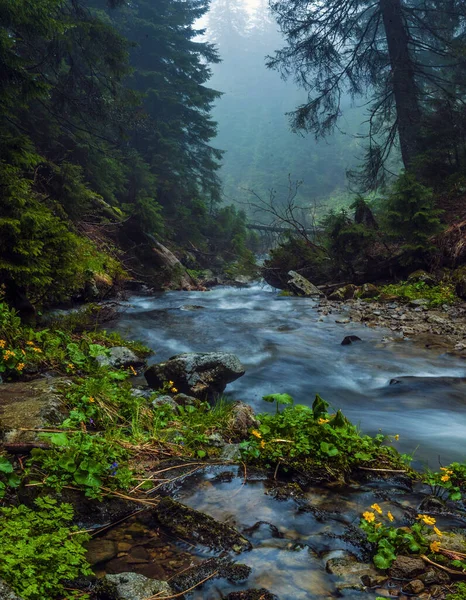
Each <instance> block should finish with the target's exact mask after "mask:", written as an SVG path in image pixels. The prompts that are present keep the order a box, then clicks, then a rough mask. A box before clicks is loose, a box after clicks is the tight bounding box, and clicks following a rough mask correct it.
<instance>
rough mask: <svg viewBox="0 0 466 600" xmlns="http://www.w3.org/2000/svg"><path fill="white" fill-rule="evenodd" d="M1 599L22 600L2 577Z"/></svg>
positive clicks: (0, 582) (0, 585)
mask: <svg viewBox="0 0 466 600" xmlns="http://www.w3.org/2000/svg"><path fill="white" fill-rule="evenodd" d="M0 600H22V598H20V597H19V596H18V595H17V594H15V592H14V591H13V590H12V589H11V588H10V586H8V585H7V584H6V583H5V582H4V581H3V580H2V579H0Z"/></svg>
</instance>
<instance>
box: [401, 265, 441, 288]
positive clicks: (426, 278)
mask: <svg viewBox="0 0 466 600" xmlns="http://www.w3.org/2000/svg"><path fill="white" fill-rule="evenodd" d="M408 282H409V283H421V282H422V283H425V284H426V285H429V286H432V285H437V284H438V281H437V280H436V278H435V277H434V276H433V275H431V274H430V273H427V271H423V270H422V269H418V270H417V271H414V273H411V275H408Z"/></svg>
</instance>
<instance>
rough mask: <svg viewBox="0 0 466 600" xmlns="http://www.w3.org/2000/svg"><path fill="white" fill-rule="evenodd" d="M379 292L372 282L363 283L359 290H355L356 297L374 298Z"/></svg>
mask: <svg viewBox="0 0 466 600" xmlns="http://www.w3.org/2000/svg"><path fill="white" fill-rule="evenodd" d="M379 294H380V290H379V288H378V287H377V286H376V285H374V284H373V283H365V284H364V285H362V286H361V287H360V289H359V291H358V292H356V296H357V297H358V298H375V297H376V296H378V295H379Z"/></svg>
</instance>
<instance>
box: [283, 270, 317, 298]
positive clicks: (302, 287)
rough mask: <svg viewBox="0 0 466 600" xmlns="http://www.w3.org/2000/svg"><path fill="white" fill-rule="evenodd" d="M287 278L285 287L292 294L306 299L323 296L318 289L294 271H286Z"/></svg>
mask: <svg viewBox="0 0 466 600" xmlns="http://www.w3.org/2000/svg"><path fill="white" fill-rule="evenodd" d="M288 276H289V277H290V279H289V280H288V283H287V286H288V288H289V290H290V291H292V292H293V294H296V295H297V296H308V297H321V296H324V293H323V292H322V290H319V288H318V287H316V286H315V285H314V284H313V283H311V282H310V281H309V280H308V279H306V278H305V277H303V276H302V275H300V274H299V273H296V271H288Z"/></svg>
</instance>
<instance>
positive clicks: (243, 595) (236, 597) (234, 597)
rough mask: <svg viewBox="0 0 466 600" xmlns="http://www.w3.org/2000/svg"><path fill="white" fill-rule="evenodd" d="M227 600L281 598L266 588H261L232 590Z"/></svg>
mask: <svg viewBox="0 0 466 600" xmlns="http://www.w3.org/2000/svg"><path fill="white" fill-rule="evenodd" d="M225 600H279V598H278V596H275V594H272V593H271V592H269V591H268V590H266V589H265V588H260V589H253V590H245V591H243V592H231V593H230V594H228V596H226V598H225Z"/></svg>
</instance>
